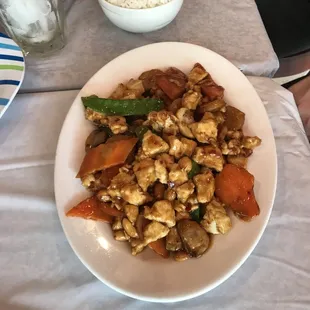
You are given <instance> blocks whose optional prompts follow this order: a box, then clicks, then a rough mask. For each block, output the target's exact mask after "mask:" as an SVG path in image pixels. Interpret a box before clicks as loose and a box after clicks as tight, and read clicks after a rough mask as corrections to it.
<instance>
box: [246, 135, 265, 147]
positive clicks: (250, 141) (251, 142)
mask: <svg viewBox="0 0 310 310" xmlns="http://www.w3.org/2000/svg"><path fill="white" fill-rule="evenodd" d="M261 143H262V140H261V139H260V138H258V137H256V136H255V137H244V138H243V139H242V147H244V148H246V149H250V150H252V149H254V148H256V147H257V146H259V145H261Z"/></svg>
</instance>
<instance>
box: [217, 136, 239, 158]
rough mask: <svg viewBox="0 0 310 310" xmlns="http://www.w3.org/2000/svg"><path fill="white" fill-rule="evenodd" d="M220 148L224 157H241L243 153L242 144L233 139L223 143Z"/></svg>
mask: <svg viewBox="0 0 310 310" xmlns="http://www.w3.org/2000/svg"><path fill="white" fill-rule="evenodd" d="M220 147H221V151H222V153H223V155H239V154H240V152H241V142H240V140H236V139H232V140H230V141H229V142H228V143H227V142H225V141H223V142H222V143H221V145H220Z"/></svg>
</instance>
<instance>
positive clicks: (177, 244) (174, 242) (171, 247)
mask: <svg viewBox="0 0 310 310" xmlns="http://www.w3.org/2000/svg"><path fill="white" fill-rule="evenodd" d="M166 249H167V250H168V251H179V250H181V249H182V241H181V238H180V236H179V233H178V231H177V229H176V227H172V228H171V229H170V231H169V234H168V235H167V237H166Z"/></svg>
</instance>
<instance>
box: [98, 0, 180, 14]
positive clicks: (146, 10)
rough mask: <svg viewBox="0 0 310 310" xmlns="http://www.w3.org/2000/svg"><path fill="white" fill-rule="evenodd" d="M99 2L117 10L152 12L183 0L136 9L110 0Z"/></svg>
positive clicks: (99, 0)
mask: <svg viewBox="0 0 310 310" xmlns="http://www.w3.org/2000/svg"><path fill="white" fill-rule="evenodd" d="M98 2H99V4H100V3H101V4H102V5H106V6H107V7H106V9H111V10H113V9H115V10H121V11H124V12H125V11H126V12H133V11H135V12H150V11H154V10H160V9H161V8H163V7H167V6H169V5H172V3H175V2H181V3H183V0H170V1H169V2H167V3H165V4H161V5H158V6H155V7H153V8H145V9H135V8H124V7H122V6H118V5H115V4H112V3H110V2H108V1H107V0H98Z"/></svg>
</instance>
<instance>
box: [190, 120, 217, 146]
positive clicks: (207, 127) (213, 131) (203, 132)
mask: <svg viewBox="0 0 310 310" xmlns="http://www.w3.org/2000/svg"><path fill="white" fill-rule="evenodd" d="M189 128H190V129H191V131H192V133H193V135H194V136H195V138H196V139H197V140H198V141H199V142H201V143H208V142H209V141H210V139H216V138H217V122H216V120H215V119H212V118H209V119H203V120H201V121H200V122H197V123H193V124H191V125H189Z"/></svg>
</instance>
